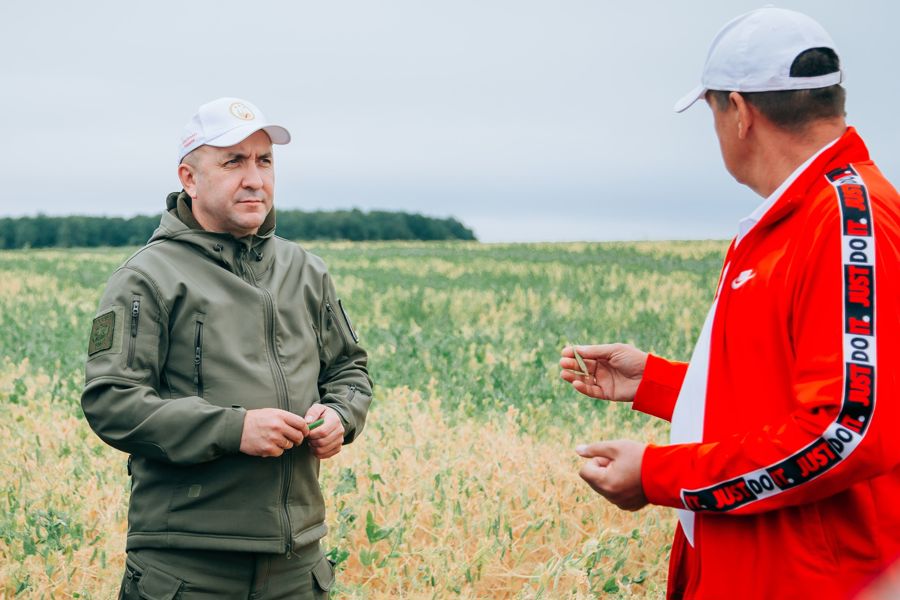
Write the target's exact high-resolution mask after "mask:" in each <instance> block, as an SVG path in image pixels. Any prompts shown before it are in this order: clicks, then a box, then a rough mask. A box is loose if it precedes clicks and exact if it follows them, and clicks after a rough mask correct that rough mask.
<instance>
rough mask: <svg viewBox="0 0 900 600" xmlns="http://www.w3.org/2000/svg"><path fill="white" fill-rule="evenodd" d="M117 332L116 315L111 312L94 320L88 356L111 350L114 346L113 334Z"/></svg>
mask: <svg viewBox="0 0 900 600" xmlns="http://www.w3.org/2000/svg"><path fill="white" fill-rule="evenodd" d="M115 331H116V313H115V311H112V310H111V311H109V312H108V313H103V314H102V315H100V316H99V317H97V318H96V319H94V325H93V326H92V327H91V341H90V343H89V344H88V356H93V355H94V354H97V353H98V352H102V351H104V350H109V349H110V348H112V345H113V334H114V333H115Z"/></svg>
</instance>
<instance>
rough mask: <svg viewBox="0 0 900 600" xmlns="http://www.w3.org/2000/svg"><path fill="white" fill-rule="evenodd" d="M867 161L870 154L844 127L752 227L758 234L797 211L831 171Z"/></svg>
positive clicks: (850, 128) (854, 130)
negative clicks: (837, 136)
mask: <svg viewBox="0 0 900 600" xmlns="http://www.w3.org/2000/svg"><path fill="white" fill-rule="evenodd" d="M868 160H869V150H868V148H866V145H865V143H864V142H863V140H862V138H861V137H860V136H859V134H858V133H857V132H856V129H855V128H853V127H847V130H846V131H845V132H844V134H843V135H842V136H841V137H839V138H838V139H837V141H835V142H834V143H833V144H832V145H831V146H830V147H828V148H826V149H825V150H823V151H822V152H821V154H819V156H817V157H816V158H815V160H813V161H812V162H811V163H810V164H809V165H808V166H807V167H806V169H804V170H803V172H802V173H800V174H798V175H797V178H796V179H794V182H793V183H792V184H791V185H789V186H788V188H787V189H786V190H785V191H784V193H783V194H782V195H781V197H780V198H778V199H777V200H776V201H775V203H774V204H773V205H772V207H771V208H770V209H769V210H768V211H766V213H765V214H764V215H763V216H762V218H761V219H760V220H759V222H758V223H757V224H756V226H755V227H754V229H755V230H760V229H762V228H764V227H768V226H770V225H773V224H775V223H777V222H778V221H780V220H781V219H783V218H784V217H786V216H787V215H788V214H790V213H791V212H793V211H794V210H795V209H796V208H797V207H799V206H800V205H801V204H802V203H803V202H804V201H805V200H806V199H807V198H809V195H810V192H811V191H812V189H813V188H814V187H816V186H819V185H821V183H822V182H821V179H822V175H823V174H824V173H826V172H828V171H830V170H832V169H834V168H837V167H840V166H846V165H847V164H849V163H859V162H865V161H868Z"/></svg>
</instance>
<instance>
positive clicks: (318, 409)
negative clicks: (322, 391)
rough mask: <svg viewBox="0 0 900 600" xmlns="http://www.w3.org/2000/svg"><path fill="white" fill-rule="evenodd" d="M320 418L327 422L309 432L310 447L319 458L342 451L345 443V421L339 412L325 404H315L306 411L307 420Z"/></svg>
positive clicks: (328, 456) (309, 421)
mask: <svg viewBox="0 0 900 600" xmlns="http://www.w3.org/2000/svg"><path fill="white" fill-rule="evenodd" d="M319 419H324V420H325V422H324V423H322V424H321V425H319V426H318V427H316V428H315V429H313V430H312V431H310V432H309V436H308V439H309V449H310V450H312V453H313V454H315V455H316V457H317V458H319V459H320V460H321V459H326V458H331V457H332V456H334V455H335V454H337V453H338V452H340V451H341V447H342V446H343V445H344V423H343V422H342V421H341V418H340V417H339V416H338V414H337V412H336V411H335V410H334V409H333V408H331V407H329V406H325V405H324V404H313V405H312V406H310V407H309V410H308V411H306V422H307V423H312V422H313V421H317V420H319Z"/></svg>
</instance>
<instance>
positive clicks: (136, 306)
mask: <svg viewBox="0 0 900 600" xmlns="http://www.w3.org/2000/svg"><path fill="white" fill-rule="evenodd" d="M140 316H141V299H140V298H138V297H134V298H132V299H131V337H130V338H129V340H128V368H129V369H130V368H131V365H132V363H134V347H135V346H136V345H137V334H138V321H139V320H140Z"/></svg>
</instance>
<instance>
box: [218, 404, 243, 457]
mask: <svg viewBox="0 0 900 600" xmlns="http://www.w3.org/2000/svg"><path fill="white" fill-rule="evenodd" d="M245 416H247V411H246V410H245V409H244V408H243V407H240V406H232V407H231V409H230V410H228V411H227V412H226V413H225V432H224V440H225V442H224V444H223V445H222V449H223V450H224V451H225V452H226V453H228V454H237V453H238V452H240V451H241V437H242V436H243V434H244V417H245Z"/></svg>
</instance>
